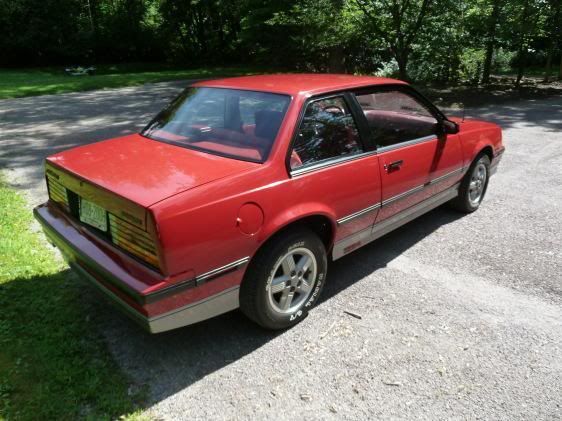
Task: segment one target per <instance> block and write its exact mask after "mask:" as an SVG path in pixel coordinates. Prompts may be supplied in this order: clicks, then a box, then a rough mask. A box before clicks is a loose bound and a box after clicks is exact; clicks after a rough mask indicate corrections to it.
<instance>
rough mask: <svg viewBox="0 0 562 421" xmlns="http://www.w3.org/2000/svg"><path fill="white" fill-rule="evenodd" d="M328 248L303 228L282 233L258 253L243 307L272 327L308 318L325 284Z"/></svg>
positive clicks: (248, 276) (248, 275) (242, 294)
mask: <svg viewBox="0 0 562 421" xmlns="http://www.w3.org/2000/svg"><path fill="white" fill-rule="evenodd" d="M327 265H328V264H327V257H326V249H325V247H324V244H323V243H322V241H321V240H320V239H319V238H318V236H316V235H315V234H314V233H312V232H311V231H309V230H307V229H305V228H302V229H298V230H293V231H290V232H287V233H285V234H281V235H280V236H279V237H278V238H276V239H274V240H273V241H271V242H270V243H268V244H266V245H265V246H264V248H263V249H262V250H260V251H259V252H258V253H257V255H256V256H255V257H254V259H253V261H252V263H251V265H250V267H249V268H248V270H247V272H246V276H245V277H244V281H243V282H242V285H241V288H240V308H241V310H242V312H243V313H244V314H246V316H248V317H249V318H250V319H252V320H253V321H255V322H256V323H258V324H259V325H261V326H263V327H265V328H268V329H285V328H288V327H291V326H293V325H295V324H297V323H298V322H299V321H301V320H302V319H304V318H305V317H306V316H307V314H308V311H309V310H310V309H311V308H312V307H313V306H314V304H316V301H317V300H318V297H319V296H320V293H321V292H322V289H323V287H324V283H325V279H326V269H327Z"/></svg>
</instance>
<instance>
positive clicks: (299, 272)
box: [268, 248, 318, 314]
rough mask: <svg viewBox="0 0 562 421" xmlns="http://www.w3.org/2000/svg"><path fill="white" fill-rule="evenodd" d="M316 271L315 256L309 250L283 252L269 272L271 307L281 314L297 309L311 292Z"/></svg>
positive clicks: (298, 249) (299, 249)
mask: <svg viewBox="0 0 562 421" xmlns="http://www.w3.org/2000/svg"><path fill="white" fill-rule="evenodd" d="M317 271H318V265H317V262H316V257H314V254H313V253H312V252H311V251H310V250H308V249H305V248H297V249H294V250H291V251H290V252H288V253H287V254H285V255H284V256H283V257H282V258H281V259H280V260H279V262H278V263H277V265H276V266H275V268H273V271H272V272H271V273H272V276H271V283H270V284H269V288H268V297H269V304H270V305H271V308H273V310H275V311H276V312H278V313H282V314H289V313H293V312H295V311H297V310H298V309H299V308H300V307H301V306H302V305H303V304H304V303H305V302H306V300H307V299H308V297H310V295H311V294H312V288H313V286H314V281H315V279H316V273H317Z"/></svg>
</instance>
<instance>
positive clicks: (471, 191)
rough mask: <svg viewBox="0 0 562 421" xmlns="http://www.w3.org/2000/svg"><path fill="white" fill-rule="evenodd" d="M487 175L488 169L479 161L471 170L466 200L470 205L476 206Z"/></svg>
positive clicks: (480, 198)
mask: <svg viewBox="0 0 562 421" xmlns="http://www.w3.org/2000/svg"><path fill="white" fill-rule="evenodd" d="M487 176H488V171H487V169H486V165H484V164H483V163H482V162H479V163H478V165H476V167H475V168H474V170H473V171H472V175H471V176H470V184H469V185H468V200H469V201H470V204H471V205H472V206H478V204H479V203H480V201H481V200H482V196H483V194H484V188H485V186H486V178H487Z"/></svg>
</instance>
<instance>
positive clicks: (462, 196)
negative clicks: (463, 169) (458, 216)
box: [451, 154, 490, 213]
mask: <svg viewBox="0 0 562 421" xmlns="http://www.w3.org/2000/svg"><path fill="white" fill-rule="evenodd" d="M489 178H490V158H489V157H488V155H485V154H481V155H479V156H478V157H476V159H475V160H474V161H473V162H472V164H471V165H470V168H469V169H468V172H467V173H466V175H465V176H464V178H463V180H462V182H461V185H460V188H459V195H458V197H457V198H455V199H453V201H452V202H451V204H452V205H453V207H454V208H455V209H457V210H459V211H461V212H466V213H470V212H474V211H475V210H476V209H478V207H479V206H480V203H482V200H483V199H484V195H485V194H486V189H487V188H488V181H489Z"/></svg>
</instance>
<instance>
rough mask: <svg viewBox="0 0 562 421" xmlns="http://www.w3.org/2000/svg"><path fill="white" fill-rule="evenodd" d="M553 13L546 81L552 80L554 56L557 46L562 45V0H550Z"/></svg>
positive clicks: (561, 61)
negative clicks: (561, 6)
mask: <svg viewBox="0 0 562 421" xmlns="http://www.w3.org/2000/svg"><path fill="white" fill-rule="evenodd" d="M548 3H549V6H550V10H551V15H550V19H549V20H550V25H549V26H550V34H549V35H550V37H549V45H548V49H547V57H546V66H545V71H544V82H548V81H549V80H550V73H551V71H552V57H553V55H554V50H555V48H556V47H559V49H560V47H561V45H562V34H561V32H562V27H561V25H560V3H561V2H560V0H550V1H549V2H548ZM560 53H561V57H560V69H561V71H562V51H560Z"/></svg>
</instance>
